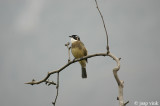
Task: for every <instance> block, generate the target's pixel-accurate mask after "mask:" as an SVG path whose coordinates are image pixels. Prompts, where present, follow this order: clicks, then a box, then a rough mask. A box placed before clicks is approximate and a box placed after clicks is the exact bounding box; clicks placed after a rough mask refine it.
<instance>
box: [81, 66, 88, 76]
mask: <svg viewBox="0 0 160 106" xmlns="http://www.w3.org/2000/svg"><path fill="white" fill-rule="evenodd" d="M82 78H87V72H86V68H85V67H82Z"/></svg>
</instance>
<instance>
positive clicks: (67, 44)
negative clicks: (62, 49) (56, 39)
mask: <svg viewBox="0 0 160 106" xmlns="http://www.w3.org/2000/svg"><path fill="white" fill-rule="evenodd" d="M69 44H70V43H69V42H67V43H66V44H65V46H67V49H68V62H70V61H71V59H70V49H71V47H69Z"/></svg>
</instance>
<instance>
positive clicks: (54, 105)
mask: <svg viewBox="0 0 160 106" xmlns="http://www.w3.org/2000/svg"><path fill="white" fill-rule="evenodd" d="M56 89H57V93H56V98H55V100H54V102H52V104H53V106H56V101H57V98H58V91H59V72H58V73H57V86H56Z"/></svg>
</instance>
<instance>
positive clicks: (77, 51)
mask: <svg viewBox="0 0 160 106" xmlns="http://www.w3.org/2000/svg"><path fill="white" fill-rule="evenodd" d="M69 37H70V38H71V52H72V55H73V56H74V58H75V59H78V58H82V57H84V56H87V54H88V52H87V49H86V48H85V46H84V44H83V43H82V42H81V40H80V37H79V36H78V35H71V36H69ZM87 62H88V61H87V59H85V60H81V61H79V63H80V65H81V69H82V78H87V72H86V63H87Z"/></svg>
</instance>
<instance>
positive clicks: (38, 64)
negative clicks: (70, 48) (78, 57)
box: [0, 0, 160, 106]
mask: <svg viewBox="0 0 160 106" xmlns="http://www.w3.org/2000/svg"><path fill="white" fill-rule="evenodd" d="M97 1H98V4H99V8H100V10H101V12H102V14H103V16H104V20H105V23H106V27H107V30H108V35H109V45H110V51H111V53H113V54H114V55H116V56H117V57H121V58H122V59H121V69H120V70H119V72H118V74H119V77H120V79H121V80H124V100H125V101H128V100H129V101H130V103H129V104H128V105H127V106H136V105H135V104H134V102H135V101H138V103H140V102H151V101H157V102H159V104H160V93H159V90H160V84H159V81H160V77H159V75H160V68H159V66H160V56H159V54H160V47H159V45H160V12H159V10H160V1H159V0H121V1H120V0H97ZM72 34H77V35H79V36H80V38H81V40H82V42H83V43H84V44H85V46H86V48H87V50H88V53H89V54H94V53H100V52H106V49H105V48H106V38H105V32H104V28H103V24H102V21H101V18H100V15H99V13H98V11H97V9H96V5H95V2H94V0H0V106H11V105H12V106H52V104H51V102H52V101H53V100H54V98H55V96H56V86H46V85H45V84H43V83H42V84H40V85H35V86H31V85H25V84H24V83H25V82H29V81H31V80H32V79H33V78H34V79H36V80H41V79H43V78H44V77H45V76H46V74H47V72H50V71H53V70H57V69H59V68H60V67H62V66H63V65H65V64H66V63H67V60H68V54H67V49H66V47H65V46H64V44H65V43H67V42H68V41H70V38H69V37H68V36H70V35H72ZM72 59H73V57H72ZM88 61H89V62H88V64H87V74H88V78H87V79H82V78H81V67H80V65H79V63H75V64H72V65H70V66H69V67H67V68H66V69H65V70H63V71H62V72H61V73H60V89H59V96H58V100H57V104H56V106H97V105H99V106H118V103H119V102H118V101H117V100H116V98H117V96H118V86H117V83H116V81H115V79H114V76H113V72H112V69H113V68H114V67H115V65H116V63H115V61H113V60H112V59H111V58H109V57H94V58H91V59H89V60H88ZM55 78H56V76H55V75H53V76H51V77H50V80H54V81H56V79H55Z"/></svg>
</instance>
